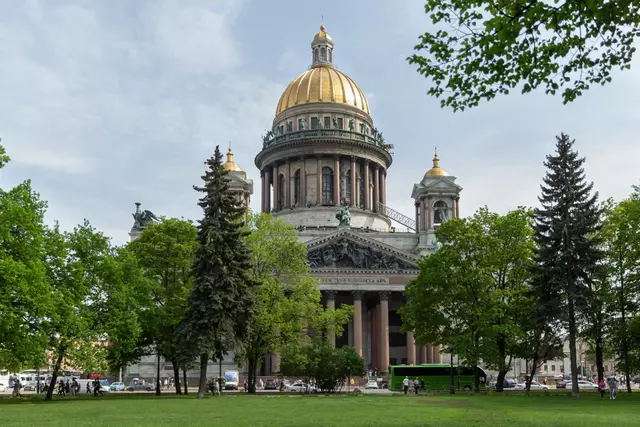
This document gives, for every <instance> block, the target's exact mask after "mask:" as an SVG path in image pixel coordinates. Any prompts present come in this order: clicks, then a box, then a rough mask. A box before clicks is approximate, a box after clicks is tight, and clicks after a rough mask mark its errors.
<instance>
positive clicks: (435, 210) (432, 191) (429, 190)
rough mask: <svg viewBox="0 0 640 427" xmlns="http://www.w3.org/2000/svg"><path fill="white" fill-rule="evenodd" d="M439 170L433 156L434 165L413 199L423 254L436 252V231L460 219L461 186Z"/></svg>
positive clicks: (420, 183) (414, 193)
mask: <svg viewBox="0 0 640 427" xmlns="http://www.w3.org/2000/svg"><path fill="white" fill-rule="evenodd" d="M455 181H456V177H455V176H451V175H449V174H448V173H447V171H446V170H444V169H442V168H441V167H440V158H439V157H438V153H437V152H436V153H435V154H434V155H433V166H432V167H431V169H429V170H428V171H427V172H426V173H425V174H424V177H423V178H422V181H420V182H419V183H418V184H415V185H414V186H413V192H412V193H411V198H412V199H413V200H414V201H415V207H416V232H417V233H418V235H419V243H418V248H419V252H421V253H429V252H433V250H434V249H435V247H436V240H435V232H436V229H437V228H438V227H439V226H440V224H442V223H443V222H445V221H446V220H447V219H449V218H459V217H460V209H459V207H460V204H459V202H460V192H461V191H462V187H460V186H459V185H457V184H456V183H455Z"/></svg>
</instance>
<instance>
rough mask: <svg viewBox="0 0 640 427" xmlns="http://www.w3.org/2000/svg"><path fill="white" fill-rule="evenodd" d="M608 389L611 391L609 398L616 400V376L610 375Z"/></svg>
mask: <svg viewBox="0 0 640 427" xmlns="http://www.w3.org/2000/svg"><path fill="white" fill-rule="evenodd" d="M609 390H610V393H611V395H610V396H609V399H611V400H616V395H617V394H618V379H617V378H616V377H611V382H610V384H609Z"/></svg>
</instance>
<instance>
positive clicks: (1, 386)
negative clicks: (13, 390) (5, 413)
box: [0, 383, 7, 393]
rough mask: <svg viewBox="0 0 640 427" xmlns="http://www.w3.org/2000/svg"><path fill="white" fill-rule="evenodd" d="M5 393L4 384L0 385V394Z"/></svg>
mask: <svg viewBox="0 0 640 427" xmlns="http://www.w3.org/2000/svg"><path fill="white" fill-rule="evenodd" d="M5 391H7V388H6V387H5V386H4V384H2V383H0V393H4V392H5Z"/></svg>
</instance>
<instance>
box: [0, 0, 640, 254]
mask: <svg viewBox="0 0 640 427" xmlns="http://www.w3.org/2000/svg"><path fill="white" fill-rule="evenodd" d="M0 10H2V14H0V137H1V138H2V144H3V145H4V146H5V148H6V149H7V151H8V153H9V155H10V156H11V157H12V162H11V163H10V164H9V165H8V166H7V167H6V168H5V169H3V170H2V171H0V186H1V187H3V188H7V187H9V186H13V185H15V184H16V183H18V182H20V181H22V180H24V179H26V178H31V179H32V180H33V185H34V187H35V188H36V190H37V191H39V192H40V194H41V196H42V198H44V199H45V200H47V201H48V203H49V212H48V215H47V220H48V221H49V222H52V221H54V220H59V221H60V223H61V225H62V226H63V227H64V228H71V227H73V225H75V224H77V223H79V222H81V221H82V220H83V218H87V219H89V220H90V221H91V222H92V223H93V224H94V225H95V226H96V227H97V228H99V229H100V230H102V231H104V232H105V233H106V234H107V235H109V236H110V237H112V238H113V240H114V242H115V243H117V244H120V243H123V242H125V241H126V240H127V239H128V236H127V233H128V231H129V229H130V228H131V225H132V218H131V213H132V212H133V210H134V202H136V201H140V202H142V203H143V207H144V208H146V209H150V210H152V211H154V212H155V213H156V214H157V215H165V216H175V217H186V218H192V219H197V218H199V217H200V211H199V208H198V207H197V206H196V199H197V195H196V194H195V192H194V191H193V190H192V187H191V186H192V185H193V184H196V183H198V181H199V177H200V175H201V172H202V170H203V162H204V160H205V159H206V158H207V157H208V156H210V155H211V153H212V152H213V150H214V148H215V146H216V145H217V144H220V145H221V146H223V147H224V148H226V146H227V144H228V141H230V140H231V141H232V146H233V148H234V151H235V153H236V161H237V163H239V164H240V165H241V166H242V167H243V168H244V169H245V170H246V171H247V173H248V174H249V176H250V177H251V178H253V179H254V180H255V182H256V184H257V185H255V188H257V189H258V188H259V184H258V181H259V179H260V176H259V172H258V171H257V169H255V166H254V164H253V159H254V157H255V155H256V153H257V152H258V151H259V150H260V147H261V135H262V133H263V132H264V129H266V128H269V127H270V126H271V121H272V120H273V115H274V112H275V108H276V104H277V102H278V99H279V96H280V94H281V92H282V91H283V90H284V88H285V87H286V85H287V84H288V83H289V82H290V81H291V80H293V79H294V78H295V77H296V76H297V75H299V74H300V73H302V72H303V71H305V70H306V69H307V67H308V66H309V64H310V62H311V56H310V43H311V39H312V37H313V34H314V33H315V32H316V31H317V30H318V26H319V25H320V22H321V16H322V15H323V16H324V24H325V26H326V27H327V31H328V32H329V33H330V34H331V36H332V37H333V39H334V41H335V43H336V45H335V54H334V62H335V63H336V65H337V66H338V68H339V69H340V70H342V71H344V72H345V73H347V74H348V75H349V76H350V77H351V78H352V79H354V80H355V81H356V82H357V83H358V84H359V85H360V87H361V88H362V89H363V90H364V92H365V93H366V95H367V97H368V100H369V103H370V106H371V109H372V116H373V119H374V121H375V123H376V127H378V128H379V129H380V130H381V131H382V132H384V135H385V139H386V140H387V141H388V142H389V143H392V144H394V145H395V154H394V164H393V165H392V166H391V168H390V170H389V181H388V185H387V187H388V192H389V195H388V202H389V205H391V206H392V207H394V208H395V209H397V210H400V211H402V212H404V213H405V214H407V215H412V214H413V212H414V210H413V207H412V202H411V199H410V194H411V189H412V186H413V184H414V183H415V182H418V181H419V180H420V179H421V178H422V176H423V174H424V172H425V171H426V170H427V169H428V168H429V167H430V164H431V158H432V156H433V147H434V146H438V151H439V154H440V157H441V166H442V167H444V168H445V169H447V170H448V171H449V173H450V174H452V175H455V176H457V177H458V181H457V182H458V183H459V184H460V185H462V186H463V187H464V190H463V193H462V195H461V201H460V206H461V213H462V214H463V215H470V214H472V213H473V212H474V211H475V210H476V209H477V208H479V207H481V206H484V205H487V206H488V207H489V208H490V209H492V210H496V211H499V212H506V211H508V210H509V209H512V208H515V207H517V206H519V205H526V206H533V205H535V204H536V202H537V199H536V198H537V195H538V193H539V185H540V181H541V178H542V175H543V173H544V168H543V166H542V162H543V160H544V156H545V155H546V154H547V153H549V152H551V151H552V150H553V147H554V143H555V135H557V134H559V133H560V132H566V133H568V134H569V135H571V136H572V137H574V138H576V140H577V148H578V150H579V151H580V153H581V154H582V155H584V156H586V157H587V164H586V170H587V175H588V178H589V179H590V180H593V181H594V182H595V187H596V189H597V190H598V191H599V192H600V194H601V197H603V198H607V197H614V198H622V197H625V196H626V195H628V193H629V192H630V186H631V184H635V183H638V182H639V181H638V178H639V174H640V172H639V171H640V168H638V161H639V159H640V144H639V143H638V141H640V129H639V126H638V124H639V123H640V120H639V119H638V117H640V104H639V103H638V99H640V79H639V77H640V74H639V73H638V71H637V69H635V68H636V67H637V66H638V61H635V62H634V63H633V65H632V70H631V71H627V72H624V73H621V72H618V73H615V74H614V82H613V83H612V84H610V85H607V86H605V87H602V88H601V87H597V88H594V89H593V90H592V91H590V92H589V93H587V94H585V95H584V96H583V97H581V98H580V99H578V101H577V102H575V103H574V104H572V105H568V106H563V105H562V103H561V100H560V99H559V98H553V97H549V96H546V95H544V94H542V93H536V94H530V95H526V96H520V95H511V96H509V97H502V98H498V99H496V100H493V101H492V102H491V103H489V104H484V105H481V106H480V107H479V108H476V109H473V110H470V111H465V112H462V113H460V112H459V113H453V112H451V111H450V110H443V109H441V108H440V107H439V101H438V100H436V99H434V98H430V97H428V96H427V95H426V92H427V89H428V85H429V82H428V81H427V80H425V79H423V78H422V77H420V76H419V75H418V74H417V73H416V72H415V69H414V68H413V66H411V65H409V64H408V63H407V62H406V60H405V58H406V57H407V56H408V55H410V54H411V53H412V48H413V45H414V44H415V43H416V40H417V37H418V35H419V34H421V32H424V30H425V29H426V28H427V27H428V25H429V22H428V18H427V16H426V15H425V14H424V13H423V2H422V1H420V0H393V1H392V0H368V1H364V0H362V1H361V0H357V1H348V2H346V1H332V0H326V1H324V2H322V3H321V4H320V5H319V4H318V3H315V2H309V1H304V2H301V1H288V0H282V1H276V0H272V1H268V2H267V1H258V0H253V1H251V0H213V1H212V0H206V1H205V0H193V1H189V0H181V1H178V0H156V1H135V0H109V1H106V0H103V1H98V0H94V1H90V0H85V1H82V0H67V1H65V0H46V1H45V0H41V1H37V0H22V1H14V0H0ZM252 206H253V208H254V209H258V208H259V206H260V200H259V194H256V195H255V197H254V198H253V203H252Z"/></svg>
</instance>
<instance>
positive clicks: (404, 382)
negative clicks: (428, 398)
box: [402, 377, 409, 394]
mask: <svg viewBox="0 0 640 427" xmlns="http://www.w3.org/2000/svg"><path fill="white" fill-rule="evenodd" d="M402 388H403V389H404V394H407V392H408V391H409V377H404V379H403V380H402Z"/></svg>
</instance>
